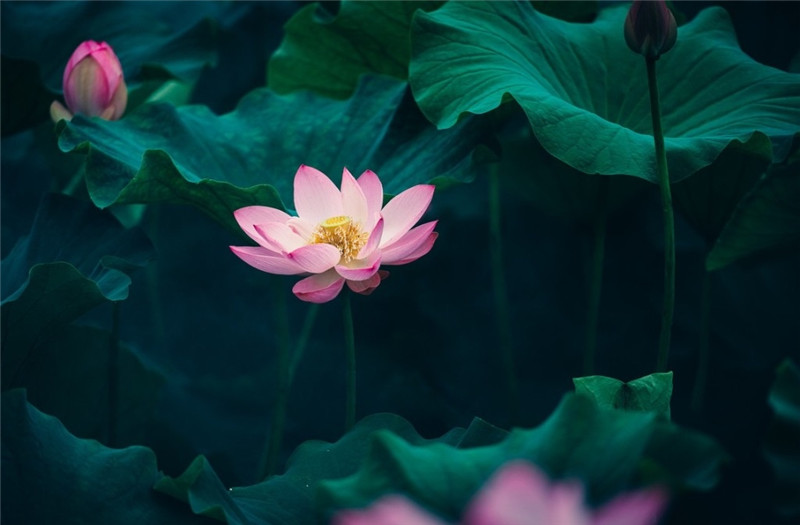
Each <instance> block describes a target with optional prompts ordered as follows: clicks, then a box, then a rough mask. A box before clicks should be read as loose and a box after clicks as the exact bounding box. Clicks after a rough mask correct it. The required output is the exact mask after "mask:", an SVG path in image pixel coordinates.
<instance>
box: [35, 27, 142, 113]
mask: <svg viewBox="0 0 800 525" xmlns="http://www.w3.org/2000/svg"><path fill="white" fill-rule="evenodd" d="M64 99H65V100H66V102H67V107H68V108H69V110H67V109H66V108H64V106H62V105H61V104H60V103H59V102H53V104H52V105H51V106H50V115H51V116H52V117H53V120H58V119H59V118H67V119H69V118H72V115H73V114H75V113H82V114H83V115H87V116H90V117H100V118H102V119H105V120H117V119H118V118H120V117H121V116H122V114H123V113H124V112H125V106H126V105H127V103H128V88H127V86H126V85H125V79H124V77H123V75H122V65H120V63H119V59H118V58H117V55H115V54H114V50H112V49H111V46H109V45H108V44H106V43H105V42H101V43H99V44H98V43H97V42H95V41H94V40H87V41H85V42H83V43H82V44H81V45H79V46H78V47H77V49H75V51H74V52H73V53H72V56H71V57H70V59H69V62H67V67H66V68H65V69H64Z"/></svg>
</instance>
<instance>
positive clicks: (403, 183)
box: [59, 77, 482, 230]
mask: <svg viewBox="0 0 800 525" xmlns="http://www.w3.org/2000/svg"><path fill="white" fill-rule="evenodd" d="M405 91H406V84H405V83H404V82H400V81H398V80H394V79H391V78H388V77H364V78H363V79H362V82H361V83H360V85H359V88H358V90H357V91H356V93H355V94H354V95H353V96H352V97H351V98H350V99H348V100H344V101H335V100H331V99H328V98H325V97H321V96H318V95H314V94H311V93H308V92H299V93H293V94H289V95H285V96H280V95H276V94H274V93H273V92H271V91H269V90H267V89H261V90H257V91H254V92H252V93H251V94H249V95H248V96H247V97H245V98H244V99H243V100H242V101H241V103H240V104H239V106H238V107H237V109H236V110H235V111H233V112H232V113H229V114H226V115H223V116H220V117H218V116H216V115H214V114H213V113H211V112H210V111H209V110H208V109H207V108H205V107H202V106H187V107H181V108H177V109H176V108H174V107H172V106H168V105H150V106H143V107H142V108H141V109H140V110H139V111H137V112H134V113H133V114H131V115H129V116H127V117H126V118H125V119H123V120H122V121H118V122H106V121H101V120H98V119H93V120H89V119H84V118H81V117H76V118H75V119H73V120H72V122H71V123H69V124H64V125H63V127H62V128H61V129H60V133H61V134H60V137H59V145H60V147H61V149H62V150H63V151H76V150H77V151H81V152H84V153H86V154H87V159H86V182H87V187H88V190H89V194H90V196H91V198H92V200H93V201H94V203H95V204H97V205H98V206H100V207H106V206H109V205H111V204H115V203H134V202H136V203H151V202H177V203H188V204H192V205H194V206H197V207H198V208H200V209H201V210H203V211H205V212H206V213H208V214H210V215H211V216H212V217H213V218H214V219H216V220H217V221H218V222H220V223H222V224H225V225H227V226H230V227H231V228H232V229H234V230H238V228H236V226H235V222H234V221H233V217H232V212H233V211H234V210H235V209H237V208H239V207H242V206H246V205H250V204H261V205H266V206H273V207H277V208H283V207H284V206H285V205H287V204H290V203H291V202H292V181H293V177H294V173H295V171H296V170H297V168H298V166H299V165H301V164H307V165H310V166H314V167H316V168H318V169H321V170H323V171H324V172H326V173H328V174H329V175H330V176H332V177H333V178H337V177H338V176H339V174H341V172H342V168H343V167H345V166H346V167H348V168H349V169H350V171H352V172H354V173H360V172H361V171H363V170H365V169H371V170H373V171H375V172H377V173H378V175H379V176H380V177H381V180H382V181H383V183H384V191H386V192H387V193H397V192H399V191H402V190H403V189H405V188H406V187H408V186H410V185H413V184H418V183H421V182H428V181H431V180H434V179H437V180H443V179H446V180H461V181H465V180H469V179H470V178H471V177H472V176H473V175H472V170H471V169H470V168H471V158H472V153H473V151H474V150H475V147H476V144H478V143H479V142H481V141H482V131H481V128H480V127H478V126H477V125H476V124H475V123H474V122H464V123H463V125H462V126H459V129H456V130H451V131H448V132H444V133H443V132H438V131H437V130H436V129H434V128H433V127H432V126H430V125H429V124H427V123H426V121H425V119H424V118H423V117H422V116H421V115H418V112H417V113H415V111H416V110H415V108H414V106H413V102H411V101H410V100H405V101H404V99H403V96H404V93H405ZM401 115H402V118H401ZM395 119H396V122H395Z"/></svg>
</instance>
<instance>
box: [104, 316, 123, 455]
mask: <svg viewBox="0 0 800 525" xmlns="http://www.w3.org/2000/svg"><path fill="white" fill-rule="evenodd" d="M119 305H120V302H119V301H114V302H112V303H111V335H110V336H109V338H108V370H107V372H108V446H109V447H112V448H113V447H115V446H116V443H117V407H118V406H119V310H120V306H119Z"/></svg>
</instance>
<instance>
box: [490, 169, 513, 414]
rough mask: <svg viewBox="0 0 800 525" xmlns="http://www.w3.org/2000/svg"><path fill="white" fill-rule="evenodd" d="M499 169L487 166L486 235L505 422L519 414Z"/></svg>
mask: <svg viewBox="0 0 800 525" xmlns="http://www.w3.org/2000/svg"><path fill="white" fill-rule="evenodd" d="M500 214H501V207H500V173H499V169H498V166H497V164H495V165H493V166H492V167H491V168H490V174H489V239H490V245H489V247H490V250H489V251H490V253H491V265H492V288H493V289H494V311H495V320H496V322H497V334H498V338H499V343H500V345H499V346H500V355H501V357H502V360H503V369H504V370H505V375H506V381H505V382H506V395H507V396H508V417H509V424H510V425H509V426H511V425H513V424H514V423H515V422H516V420H517V416H518V414H519V386H518V384H517V375H516V367H515V366H514V344H513V339H512V337H511V317H510V315H509V307H508V292H507V289H506V277H505V272H504V270H503V236H502V229H501V225H500Z"/></svg>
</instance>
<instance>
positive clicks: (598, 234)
mask: <svg viewBox="0 0 800 525" xmlns="http://www.w3.org/2000/svg"><path fill="white" fill-rule="evenodd" d="M608 185H609V181H608V178H607V177H600V180H599V186H598V193H597V210H596V212H595V216H594V223H593V227H594V246H593V247H592V266H591V274H590V281H589V304H588V305H587V308H588V310H587V314H586V346H585V347H584V353H583V375H585V376H589V375H592V374H594V358H595V353H596V350H597V325H598V319H599V317H600V293H601V291H602V289H603V261H604V259H605V249H606V222H607V219H608Z"/></svg>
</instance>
